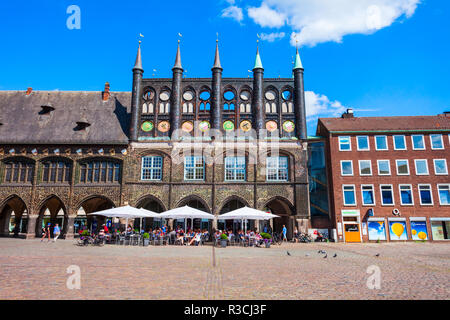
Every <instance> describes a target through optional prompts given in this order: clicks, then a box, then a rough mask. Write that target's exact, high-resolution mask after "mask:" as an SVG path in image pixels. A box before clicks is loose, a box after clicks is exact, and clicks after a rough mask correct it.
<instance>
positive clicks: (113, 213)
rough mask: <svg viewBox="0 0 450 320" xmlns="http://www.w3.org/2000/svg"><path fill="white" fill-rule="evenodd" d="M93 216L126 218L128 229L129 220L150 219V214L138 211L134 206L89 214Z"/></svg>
mask: <svg viewBox="0 0 450 320" xmlns="http://www.w3.org/2000/svg"><path fill="white" fill-rule="evenodd" d="M88 214H89V215H93V216H104V217H109V218H125V219H126V227H128V219H134V218H145V217H148V213H146V212H144V211H142V210H140V209H137V208H135V207H132V206H123V207H117V208H112V209H107V210H102V211H97V212H92V213H88Z"/></svg>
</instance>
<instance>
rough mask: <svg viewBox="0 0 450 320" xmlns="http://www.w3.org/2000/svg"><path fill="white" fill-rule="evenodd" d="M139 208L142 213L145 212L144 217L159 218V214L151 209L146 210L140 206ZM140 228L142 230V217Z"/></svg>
mask: <svg viewBox="0 0 450 320" xmlns="http://www.w3.org/2000/svg"><path fill="white" fill-rule="evenodd" d="M139 210H141V211H142V213H143V214H145V217H144V218H160V214H159V213H156V212H153V211H151V210H147V209H144V208H140V209H139ZM140 229H141V230H142V218H141V225H140Z"/></svg>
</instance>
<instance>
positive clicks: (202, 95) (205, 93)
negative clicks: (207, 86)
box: [200, 91, 211, 101]
mask: <svg viewBox="0 0 450 320" xmlns="http://www.w3.org/2000/svg"><path fill="white" fill-rule="evenodd" d="M210 97H211V94H210V93H209V92H208V91H203V92H202V93H200V100H203V101H206V100H208V99H209V98H210Z"/></svg>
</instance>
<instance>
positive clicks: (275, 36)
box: [259, 32, 286, 42]
mask: <svg viewBox="0 0 450 320" xmlns="http://www.w3.org/2000/svg"><path fill="white" fill-rule="evenodd" d="M285 35H286V34H285V33H284V32H272V33H261V34H260V35H259V37H260V38H261V40H263V41H268V42H274V41H275V40H279V39H283V38H284V36H285Z"/></svg>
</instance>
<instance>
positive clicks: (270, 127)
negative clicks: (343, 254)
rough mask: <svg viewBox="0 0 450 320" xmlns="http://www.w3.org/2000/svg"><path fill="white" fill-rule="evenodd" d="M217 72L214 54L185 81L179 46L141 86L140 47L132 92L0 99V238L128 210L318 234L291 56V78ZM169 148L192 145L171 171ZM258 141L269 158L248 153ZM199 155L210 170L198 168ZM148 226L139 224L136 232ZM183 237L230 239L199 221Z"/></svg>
mask: <svg viewBox="0 0 450 320" xmlns="http://www.w3.org/2000/svg"><path fill="white" fill-rule="evenodd" d="M211 60H212V59H211ZM222 70H223V69H222V66H221V64H220V58H219V49H218V45H217V46H216V52H215V59H214V65H213V67H212V78H184V77H183V71H184V70H183V66H182V63H181V53H180V46H179V45H178V50H177V53H176V59H175V65H174V66H173V68H172V71H173V77H172V78H171V79H157V78H152V79H146V78H144V77H143V75H144V70H143V68H142V60H141V48H140V46H139V49H138V53H137V58H136V63H135V65H134V68H133V69H132V74H133V82H132V92H131V93H129V92H110V88H109V84H108V83H106V85H105V89H104V91H103V92H84V91H79V92H60V91H33V90H32V88H29V89H28V90H27V91H26V92H25V91H4V92H1V93H0V111H1V113H0V234H1V235H16V236H18V235H20V236H26V237H27V238H33V237H39V236H40V235H41V232H42V231H41V230H42V226H43V224H44V223H48V222H50V223H52V224H55V223H59V224H60V225H62V226H63V228H62V234H63V235H64V236H65V238H66V239H70V238H73V237H74V234H76V232H77V229H78V228H79V226H80V225H81V224H86V223H87V224H90V223H92V218H91V216H90V215H88V214H89V213H92V212H95V211H99V210H104V209H108V208H111V207H117V206H123V205H127V204H129V205H131V206H135V207H143V208H147V209H149V210H152V211H155V212H163V211H166V210H169V209H172V208H176V207H179V206H184V205H189V206H191V207H195V208H198V209H201V210H204V211H206V212H209V213H212V214H214V215H220V214H223V213H226V212H228V211H231V210H234V209H237V208H239V207H243V206H248V207H252V208H257V209H260V210H265V211H269V210H270V211H271V212H272V213H274V214H276V215H279V216H280V217H281V218H278V219H274V220H273V222H272V224H273V225H272V227H273V229H274V230H275V231H278V232H279V231H281V228H282V226H283V224H284V225H286V227H287V228H288V230H289V231H288V236H289V237H290V236H291V235H292V232H293V229H294V227H295V226H296V227H298V228H299V230H303V231H307V229H308V228H311V226H312V223H313V222H314V217H317V223H318V224H320V225H323V226H325V228H327V227H328V224H329V215H328V205H327V204H325V205H324V206H323V207H322V208H321V207H320V203H316V204H314V206H310V197H313V192H311V196H310V190H309V189H310V186H309V184H308V180H309V178H308V172H309V170H308V144H307V142H306V141H307V135H306V117H305V97H304V85H303V67H302V63H301V60H300V56H299V53H298V51H297V56H296V61H295V65H294V68H293V77H292V78H287V79H280V78H277V79H265V78H264V69H263V66H262V62H261V58H260V55H259V52H257V55H256V59H255V66H254V68H253V78H222ZM236 130H237V131H240V132H241V133H242V136H240V137H235V139H234V142H235V144H234V145H233V148H234V149H233V150H234V152H231V153H230V152H229V151H228V152H227V153H226V154H225V151H224V149H219V150H221V151H220V152H217V150H218V149H216V146H217V145H218V144H221V143H222V142H223V141H224V140H223V139H222V137H221V136H223V137H224V136H226V135H228V134H229V133H233V132H236ZM209 131H211V132H212V131H214V132H216V133H219V135H218V137H216V136H212V137H211V136H208V137H206V135H205V133H207V132H209ZM180 132H181V134H180ZM253 132H255V134H253ZM261 132H266V135H265V136H263V134H262V133H261ZM196 133H200V135H197V134H196ZM247 133H252V134H247ZM198 136H200V138H199V137H198ZM179 141H195V142H196V143H195V144H193V145H195V147H193V152H192V153H191V154H190V155H187V156H183V158H182V161H174V155H175V153H174V148H175V146H176V144H177V142H179ZM248 141H253V143H252V144H250V143H248ZM268 141H270V142H273V141H276V143H277V146H278V147H277V152H276V153H273V154H272V151H271V150H270V149H265V147H264V148H261V147H260V144H259V143H258V142H265V143H267V142H268ZM239 142H240V143H241V145H242V146H241V147H240V144H239ZM252 145H253V146H257V152H256V153H254V152H251V150H250V149H251V146H252ZM206 149H208V150H209V151H208V152H207V154H208V157H212V159H213V160H214V159H219V158H220V159H221V161H207V159H206V158H207V157H206V155H205V154H206ZM211 149H212V150H213V151H211ZM233 153H234V154H233ZM255 154H256V156H255ZM261 159H264V160H263V161H262V160H261ZM320 162H324V161H320ZM319 176H320V174H319ZM314 181H315V182H319V184H318V185H319V186H320V181H318V180H317V179H315V180H314ZM316 189H317V188H316ZM325 190H326V188H325ZM316 191H317V190H316ZM318 192H319V193H320V190H318ZM322 195H323V196H324V199H325V202H327V192H326V191H325V192H324V193H322ZM310 207H311V208H313V209H314V210H313V209H311V210H310ZM312 211H313V212H315V214H313V215H311V212H312ZM147 220H148V221H147ZM98 223H101V221H100V222H98ZM155 223H158V222H157V221H153V219H146V221H145V227H146V228H151V227H154V226H155ZM170 223H173V222H172V221H169V224H170ZM261 223H262V222H261ZM261 223H260V222H256V224H252V225H251V227H256V228H261V225H262V224H261ZM11 225H12V226H13V228H12V229H10V226H11ZM194 227H202V228H209V229H212V228H218V229H224V228H232V227H233V221H224V220H222V221H221V220H220V219H219V220H217V222H207V221H202V220H200V219H199V220H198V221H197V220H196V221H194Z"/></svg>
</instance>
